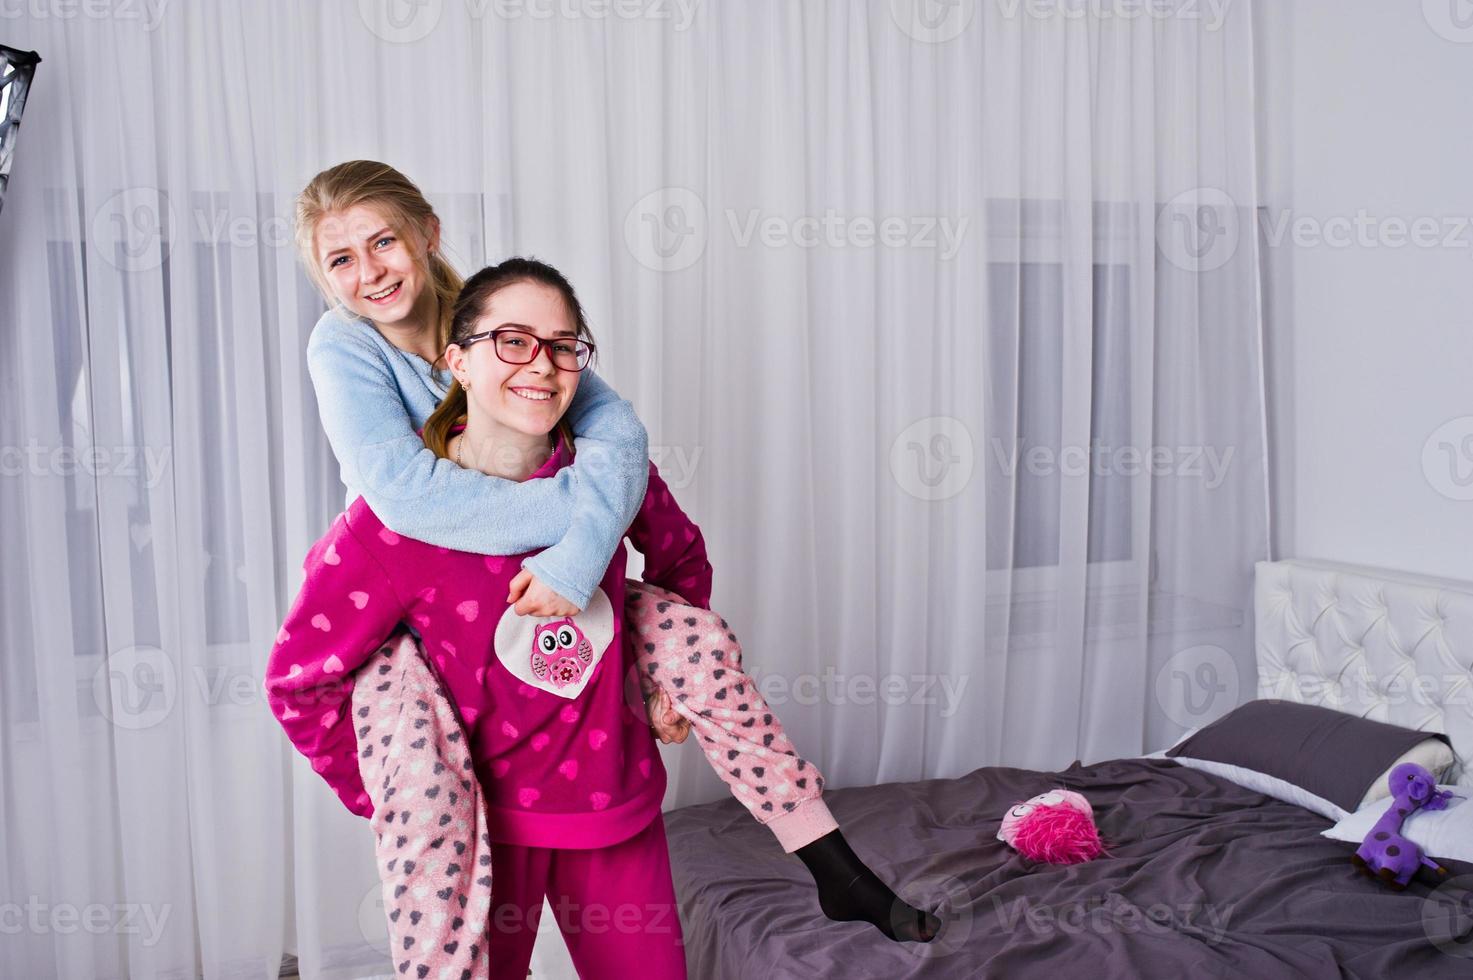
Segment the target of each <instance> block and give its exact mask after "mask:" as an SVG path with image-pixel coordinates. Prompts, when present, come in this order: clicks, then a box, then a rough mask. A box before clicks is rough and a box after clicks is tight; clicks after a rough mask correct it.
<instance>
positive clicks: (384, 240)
mask: <svg viewBox="0 0 1473 980" xmlns="http://www.w3.org/2000/svg"><path fill="white" fill-rule="evenodd" d="M393 240H394V237H393V236H392V235H385V236H384V237H383V238H380V239H379V240H378V241H377V242H374V244H375V245H378V244H380V243H381V242H392V241H393Z"/></svg>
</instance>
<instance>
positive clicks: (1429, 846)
mask: <svg viewBox="0 0 1473 980" xmlns="http://www.w3.org/2000/svg"><path fill="white" fill-rule="evenodd" d="M1437 788H1438V789H1449V790H1452V791H1453V792H1454V793H1456V794H1458V795H1459V796H1461V797H1464V799H1452V800H1448V803H1447V809H1445V810H1418V811H1417V812H1416V813H1414V814H1412V815H1411V816H1410V817H1407V818H1406V819H1405V820H1404V821H1402V824H1401V833H1402V836H1403V837H1405V838H1406V839H1407V840H1409V841H1411V842H1412V843H1413V844H1416V845H1417V846H1418V847H1420V848H1421V849H1422V853H1424V854H1426V855H1428V856H1429V857H1434V858H1443V859H1446V860H1448V861H1473V806H1470V805H1468V800H1467V797H1468V796H1469V795H1470V792H1469V789H1468V787H1466V786H1439V787H1437ZM1390 806H1391V797H1390V796H1389V795H1388V796H1387V797H1386V798H1385V799H1383V800H1377V801H1376V802H1374V803H1371V804H1369V805H1367V806H1363V807H1361V808H1360V809H1359V810H1357V811H1355V812H1354V813H1352V814H1350V815H1349V816H1347V817H1346V818H1345V819H1344V820H1341V821H1340V822H1339V823H1337V824H1336V825H1335V826H1333V827H1331V828H1330V829H1329V830H1326V831H1324V832H1323V833H1322V834H1320V836H1321V837H1329V838H1330V839H1332V840H1343V841H1346V842H1348V843H1351V844H1359V843H1360V842H1361V841H1363V840H1365V839H1366V834H1369V833H1370V832H1371V828H1372V827H1374V826H1376V821H1377V820H1380V819H1381V815H1382V814H1384V813H1385V812H1386V811H1387V809H1389V808H1390Z"/></svg>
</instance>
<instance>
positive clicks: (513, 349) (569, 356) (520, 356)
mask: <svg viewBox="0 0 1473 980" xmlns="http://www.w3.org/2000/svg"><path fill="white" fill-rule="evenodd" d="M487 339H491V340H494V341H495V344H494V348H495V350H496V356H497V357H499V358H501V359H502V360H503V361H505V362H506V363H507V364H531V363H532V362H533V361H535V360H537V355H538V354H539V353H540V352H541V351H542V349H543V348H544V347H545V348H547V356H548V357H549V358H551V359H552V364H553V367H555V368H557V369H558V370H559V371H575V372H576V371H582V370H583V369H584V368H586V367H588V362H589V361H590V360H591V359H592V358H593V345H592V344H590V343H588V342H587V341H585V340H575V339H574V338H572V337H557V338H555V339H553V340H543V339H542V338H541V337H539V336H537V335H536V334H532V333H528V332H527V331H525V330H516V329H513V328H511V327H502V328H501V329H499V330H488V331H487V332H485V333H476V334H471V335H470V336H469V337H467V338H465V339H464V340H459V341H456V344H457V345H458V346H459V347H460V348H461V349H462V350H464V349H465V348H467V347H469V346H471V345H472V344H475V343H479V342H480V341H483V340H487Z"/></svg>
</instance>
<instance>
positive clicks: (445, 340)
mask: <svg viewBox="0 0 1473 980" xmlns="http://www.w3.org/2000/svg"><path fill="white" fill-rule="evenodd" d="M360 204H365V205H368V206H370V207H373V208H376V209H377V210H379V211H380V212H382V213H383V216H384V219H385V220H386V221H387V222H388V225H389V227H390V228H391V229H393V231H394V234H396V235H398V236H399V237H400V238H401V239H402V240H404V241H405V242H414V243H415V244H416V246H417V247H413V248H410V250H409V251H410V254H411V256H412V258H413V261H414V263H415V265H417V266H418V267H419V270H420V273H421V274H422V275H424V277H425V278H426V279H427V280H428V281H429V283H430V286H431V288H432V289H433V290H434V294H435V300H436V309H437V310H438V312H439V323H438V324H437V325H436V328H437V329H436V331H435V347H436V349H437V350H439V351H440V352H441V356H442V357H443V356H444V351H445V348H446V346H448V345H449V342H450V319H451V316H452V312H453V309H454V306H455V297H456V296H458V295H459V294H460V287H461V286H462V285H463V281H462V279H461V277H460V274H459V273H458V272H456V271H455V269H454V268H453V267H452V266H451V265H450V263H449V262H446V261H445V259H444V257H443V256H441V255H440V254H439V252H438V250H437V251H429V250H428V248H427V244H428V241H429V236H430V234H431V232H432V230H433V228H434V227H435V225H436V223H437V222H438V220H439V219H438V217H437V216H436V215H435V209H434V208H433V207H431V206H430V202H429V201H427V200H425V196H424V194H422V193H420V189H419V188H418V187H417V186H415V184H414V182H413V181H411V180H410V179H409V178H408V177H406V176H404V175H403V174H402V173H400V172H399V171H398V170H395V169H394V168H393V167H391V166H389V165H388V164H387V163H379V162H378V161H376V160H349V161H347V162H346V163H340V164H338V165H337V166H335V167H329V168H328V169H326V170H324V171H322V172H321V173H320V174H318V175H317V176H315V177H313V178H312V179H311V180H310V181H308V182H307V186H306V187H304V188H303V189H302V192H301V193H300V194H298V195H297V202H296V215H295V224H294V227H295V232H296V244H297V253H298V254H299V255H300V256H301V259H302V262H303V264H304V265H306V267H307V274H308V275H309V276H311V278H312V282H313V284H314V285H316V286H317V288H318V289H319V290H320V291H321V292H322V295H323V296H324V297H325V298H326V299H327V301H328V303H330V304H333V305H336V304H337V303H338V298H337V296H336V295H334V293H333V291H332V286H331V285H330V284H329V283H328V281H327V273H326V272H325V271H324V270H323V268H322V263H321V262H320V261H319V260H318V258H317V226H318V225H319V224H320V223H321V221H322V219H323V218H325V217H327V216H328V215H330V214H341V213H342V212H344V211H347V210H348V209H350V208H353V207H356V206H358V205H360Z"/></svg>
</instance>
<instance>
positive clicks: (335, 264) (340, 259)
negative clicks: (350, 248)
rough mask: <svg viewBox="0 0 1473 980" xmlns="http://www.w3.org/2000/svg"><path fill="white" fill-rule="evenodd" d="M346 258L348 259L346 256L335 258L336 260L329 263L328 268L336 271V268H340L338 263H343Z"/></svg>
mask: <svg viewBox="0 0 1473 980" xmlns="http://www.w3.org/2000/svg"><path fill="white" fill-rule="evenodd" d="M346 258H347V256H346V255H339V256H338V257H337V258H335V259H333V260H332V261H331V262H329V263H328V264H327V267H328V268H329V269H336V268H337V267H338V263H339V262H342V261H343V260H344V259H346Z"/></svg>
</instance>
